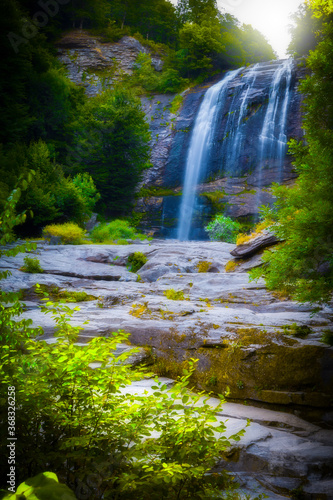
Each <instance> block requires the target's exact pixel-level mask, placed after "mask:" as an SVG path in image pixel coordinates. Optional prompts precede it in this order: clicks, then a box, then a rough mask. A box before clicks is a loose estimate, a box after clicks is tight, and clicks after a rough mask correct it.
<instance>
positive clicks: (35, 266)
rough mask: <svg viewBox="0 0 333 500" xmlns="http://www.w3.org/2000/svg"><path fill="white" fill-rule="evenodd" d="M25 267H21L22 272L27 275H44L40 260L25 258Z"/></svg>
mask: <svg viewBox="0 0 333 500" xmlns="http://www.w3.org/2000/svg"><path fill="white" fill-rule="evenodd" d="M23 262H24V266H23V267H21V271H24V272H25V273H31V274H35V273H43V272H44V270H43V269H42V268H41V267H40V262H39V259H37V258H35V259H33V258H31V257H24V259H23Z"/></svg>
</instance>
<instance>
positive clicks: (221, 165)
mask: <svg viewBox="0 0 333 500" xmlns="http://www.w3.org/2000/svg"><path fill="white" fill-rule="evenodd" d="M57 46H58V50H59V58H60V60H61V61H62V62H64V63H65V64H66V66H67V68H68V71H69V77H70V78H71V79H72V80H73V81H74V82H75V83H77V84H78V85H81V86H83V87H84V88H85V90H86V92H87V94H88V95H90V96H92V95H95V94H97V93H98V92H101V91H102V90H103V89H105V88H107V87H108V86H112V83H113V82H114V81H115V80H116V79H119V78H120V76H124V75H125V76H126V75H130V74H131V73H132V70H133V65H134V63H135V60H136V57H137V56H138V54H139V53H140V52H148V49H147V48H145V47H144V46H143V45H142V44H141V43H140V42H138V41H137V40H136V39H134V38H132V37H128V36H125V37H123V38H122V39H121V40H119V41H118V42H117V43H110V42H103V40H102V39H101V38H98V37H97V38H96V37H92V36H90V35H89V34H88V33H86V32H83V31H73V32H70V33H68V34H66V35H64V36H63V37H62V38H61V40H59V42H58V44H57ZM152 63H153V66H154V67H155V69H156V70H160V69H161V68H162V65H163V63H162V61H161V60H160V59H158V58H156V57H155V58H154V57H152ZM298 63H299V62H297V61H294V62H293V64H292V65H291V72H290V75H289V80H288V78H287V79H286V78H285V79H284V80H283V79H281V82H280V87H279V88H278V94H277V96H276V100H277V109H276V110H274V109H273V111H272V113H273V115H274V116H273V119H274V120H276V116H280V115H282V114H283V106H282V104H283V99H284V97H283V96H284V95H285V94H284V92H285V89H286V86H287V85H288V88H289V95H288V106H287V116H286V128H285V130H284V136H285V137H284V140H285V139H287V140H289V139H290V138H296V139H299V138H301V137H302V129H301V101H302V96H301V94H300V93H299V92H298V91H297V88H298V85H299V81H300V79H301V78H303V77H304V76H305V69H304V68H303V67H300V65H299V64H298ZM281 64H283V61H271V62H268V63H261V64H260V65H256V66H255V67H254V66H250V67H248V68H246V69H242V70H239V72H238V73H237V75H236V76H235V78H233V79H232V80H231V81H230V83H229V85H228V92H227V97H226V100H225V102H224V103H223V106H221V109H220V110H219V113H218V116H217V119H216V126H215V133H214V135H213V137H212V138H211V148H210V154H209V157H208V158H207V162H206V163H207V165H206V170H205V174H204V175H203V176H201V179H200V182H199V184H198V186H197V198H196V206H195V212H194V220H193V226H194V230H193V233H192V237H194V238H199V239H207V235H206V233H205V232H204V230H203V228H204V226H205V225H206V224H207V223H208V222H209V220H211V218H212V216H213V215H214V214H215V213H217V212H224V213H226V214H227V215H229V216H232V217H239V218H241V219H242V220H244V221H246V220H249V221H250V220H251V221H253V219H255V218H256V217H257V215H258V206H260V205H263V204H268V203H271V202H272V201H273V198H272V195H271V193H270V187H271V185H272V183H273V182H283V183H292V182H293V180H294V179H295V177H296V174H295V173H294V171H293V168H292V159H291V158H290V157H288V156H286V157H284V158H283V162H282V164H281V161H280V159H278V158H276V157H275V158H273V157H270V155H269V154H267V152H266V153H265V155H263V154H262V137H263V136H264V135H265V134H266V135H267V136H269V134H271V135H272V134H275V135H276V136H277V137H278V128H279V123H278V121H277V122H276V124H275V127H273V128H274V130H271V131H269V127H268V130H266V132H265V130H264V128H263V124H264V122H265V120H266V122H267V123H268V122H269V118H270V117H269V116H268V115H269V102H271V101H272V99H271V98H272V88H273V86H274V78H275V75H276V74H277V73H278V71H279V68H280V67H281ZM253 75H254V76H253ZM223 76H224V75H223V74H222V75H218V76H216V77H214V78H213V79H211V80H209V81H207V82H206V83H205V84H202V85H199V86H197V87H194V88H192V89H189V90H187V91H185V92H184V93H183V97H184V100H183V105H182V107H181V109H180V110H179V111H178V112H177V114H176V115H173V114H172V113H171V111H170V106H171V101H172V100H173V98H174V95H173V94H163V95H155V96H150V97H142V105H143V109H144V111H145V113H146V116H147V121H148V123H149V125H150V129H151V133H152V140H151V162H152V165H153V166H152V168H150V169H149V170H147V171H146V172H145V173H144V177H143V180H142V182H141V183H140V185H139V186H138V189H137V191H138V192H140V190H141V188H145V189H144V191H143V192H142V191H141V193H142V196H141V197H139V198H138V199H137V201H136V211H137V212H139V213H141V217H142V226H141V228H142V229H146V230H148V229H149V230H150V231H151V232H152V233H153V234H155V235H156V236H162V237H176V227H177V222H178V218H179V209H180V202H181V194H182V185H183V182H184V177H185V169H186V160H187V154H188V150H189V147H190V141H191V137H192V131H193V127H194V123H195V120H196V117H197V114H198V110H199V108H200V105H201V103H202V101H203V98H204V95H205V93H206V92H207V90H208V89H209V88H210V87H211V86H212V85H214V84H215V83H217V82H218V81H219V80H221V78H223ZM279 106H280V107H279ZM240 109H242V112H241V113H240V111H239V110H240ZM237 133H238V134H239V135H238V136H237ZM268 139H269V137H268ZM277 142H278V141H277ZM235 144H236V146H235ZM234 146H235V147H234ZM237 148H238V150H237V151H236V153H235V149H237Z"/></svg>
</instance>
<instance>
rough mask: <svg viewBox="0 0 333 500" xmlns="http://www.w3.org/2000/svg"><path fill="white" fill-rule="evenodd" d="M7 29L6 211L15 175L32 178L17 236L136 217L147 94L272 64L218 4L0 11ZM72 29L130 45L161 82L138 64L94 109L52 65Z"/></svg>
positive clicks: (23, 5) (42, 5)
mask: <svg viewBox="0 0 333 500" xmlns="http://www.w3.org/2000/svg"><path fill="white" fill-rule="evenodd" d="M0 25H1V46H2V49H3V50H2V54H3V56H2V58H1V61H0V98H1V108H2V112H1V114H0V156H1V160H2V161H1V166H0V174H1V182H0V208H2V207H3V204H4V202H5V200H6V198H7V196H8V194H9V193H10V192H11V190H12V189H13V188H14V186H15V184H16V182H17V181H18V179H19V178H20V176H22V175H26V173H27V171H29V169H32V170H34V171H35V172H36V176H35V177H34V182H33V185H32V187H31V189H30V190H29V192H28V193H25V194H24V196H23V197H22V199H21V200H20V206H19V207H18V208H20V209H21V208H22V207H23V206H24V207H25V208H26V209H27V210H28V212H27V213H28V214H30V215H31V216H28V217H27V220H26V222H25V223H24V224H23V225H21V226H20V227H19V228H18V232H19V234H21V235H38V234H39V233H40V232H41V230H42V227H43V226H45V225H47V224H49V223H52V222H55V223H62V222H66V221H69V220H73V221H76V222H78V223H80V224H83V223H84V221H85V220H87V218H88V217H89V216H90V215H91V213H92V211H93V210H94V209H95V210H97V211H99V212H100V213H103V214H104V215H107V216H115V215H117V216H122V215H127V214H129V213H130V210H131V206H132V201H133V195H134V190H135V187H136V185H137V183H138V182H139V180H140V178H141V174H142V171H143V170H144V169H145V168H149V162H148V159H149V140H150V136H149V132H148V125H147V123H146V121H145V116H144V114H143V113H142V111H141V109H140V102H139V100H138V95H139V94H140V93H142V92H144V93H148V94H149V93H152V92H162V93H164V92H179V91H180V90H183V89H184V88H186V87H187V86H188V85H189V84H195V83H198V82H201V81H203V80H204V79H205V78H207V77H209V76H211V75H213V74H215V73H218V72H221V71H223V70H226V69H229V68H235V67H239V66H242V65H244V64H251V63H255V62H259V61H264V60H269V59H272V58H274V57H275V54H274V52H273V50H272V48H271V47H270V45H269V44H268V42H267V41H266V39H265V38H264V37H263V36H262V35H261V34H260V33H259V32H258V31H257V30H255V29H253V28H252V27H251V26H248V25H246V26H240V24H239V22H238V21H237V19H235V18H234V17H233V16H231V15H230V14H227V13H221V12H220V11H219V10H218V8H217V4H216V1H215V0H179V2H178V5H177V6H176V7H175V6H174V5H173V4H171V3H170V2H169V1H167V0H144V1H141V2H137V1H136V0H122V1H120V0H72V1H70V2H65V1H64V2H56V1H55V2H36V0H3V1H2V2H1V6H0ZM73 28H74V29H81V28H83V29H85V30H88V31H89V32H90V33H91V34H92V35H95V36H100V37H102V38H103V39H104V40H106V41H116V40H118V39H120V38H121V37H122V36H124V35H132V36H135V37H136V38H137V39H138V40H139V41H140V42H141V43H144V44H146V45H147V47H148V49H149V50H150V51H151V52H158V54H159V57H162V58H163V59H164V67H163V71H161V72H160V73H158V72H156V71H155V70H154V68H153V67H152V64H151V57H150V55H149V54H140V56H139V57H138V61H137V68H136V69H135V71H134V73H133V76H132V77H131V78H127V79H126V81H120V82H119V87H117V88H115V89H113V90H109V91H107V92H106V93H102V94H101V95H100V96H97V97H96V98H91V99H88V98H87V96H86V95H85V93H84V90H83V88H82V87H79V86H77V85H75V84H74V83H72V82H71V81H70V80H69V79H68V77H67V74H66V69H65V68H64V67H63V66H62V64H61V63H60V62H59V60H58V59H57V57H56V52H55V45H54V44H55V42H56V40H57V39H59V37H60V36H61V34H62V33H63V32H64V31H67V30H71V29H73ZM120 87H121V88H120ZM89 138H90V139H89ZM92 138H94V141H92ZM92 143H93V147H92ZM82 174H83V175H85V176H86V177H85V182H86V183H88V184H89V185H90V186H91V189H89V190H83V191H82V190H81V192H79V191H80V189H79V187H78V183H77V181H75V179H77V177H76V176H77V175H82ZM98 192H99V194H98ZM95 203H97V205H96V207H95V208H94V204H95Z"/></svg>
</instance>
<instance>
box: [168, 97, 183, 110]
mask: <svg viewBox="0 0 333 500" xmlns="http://www.w3.org/2000/svg"><path fill="white" fill-rule="evenodd" d="M183 101H184V97H183V96H182V95H181V94H177V95H176V96H175V97H174V99H173V100H172V102H171V107H170V111H171V113H174V114H175V113H177V111H179V109H180V108H181V106H182V105H183Z"/></svg>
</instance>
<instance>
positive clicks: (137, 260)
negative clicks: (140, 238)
mask: <svg viewBox="0 0 333 500" xmlns="http://www.w3.org/2000/svg"><path fill="white" fill-rule="evenodd" d="M146 262H148V259H147V257H146V256H145V254H144V253H142V252H134V253H131V254H130V255H129V256H128V263H129V264H130V265H131V269H130V270H131V272H132V273H136V272H137V271H138V270H139V269H141V267H142V266H144V265H145V263H146Z"/></svg>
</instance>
